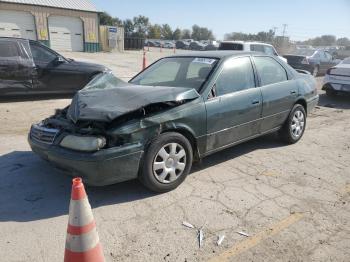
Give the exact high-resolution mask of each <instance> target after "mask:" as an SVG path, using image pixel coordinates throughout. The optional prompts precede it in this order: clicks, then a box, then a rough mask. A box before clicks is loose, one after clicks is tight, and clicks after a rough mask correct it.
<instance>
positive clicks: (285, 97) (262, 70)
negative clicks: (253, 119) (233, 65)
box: [254, 56, 298, 133]
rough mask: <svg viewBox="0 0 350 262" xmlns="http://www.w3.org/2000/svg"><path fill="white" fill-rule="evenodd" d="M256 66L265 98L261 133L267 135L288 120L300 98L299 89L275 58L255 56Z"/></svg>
mask: <svg viewBox="0 0 350 262" xmlns="http://www.w3.org/2000/svg"><path fill="white" fill-rule="evenodd" d="M254 64H255V67H256V70H257V73H258V76H259V85H260V87H261V93H262V97H263V105H262V118H263V119H262V123H261V133H265V132H268V131H270V130H272V129H274V128H277V127H279V126H281V125H282V124H283V123H284V121H285V120H286V119H287V116H288V115H289V112H290V110H291V109H292V107H293V105H294V102H295V99H296V97H297V96H298V87H297V85H296V83H295V81H294V80H289V79H288V74H287V71H286V70H285V69H284V67H283V66H282V65H281V64H280V63H279V62H278V61H277V60H275V59H274V58H272V57H269V56H254Z"/></svg>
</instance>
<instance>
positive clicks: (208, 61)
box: [192, 57, 216, 65]
mask: <svg viewBox="0 0 350 262" xmlns="http://www.w3.org/2000/svg"><path fill="white" fill-rule="evenodd" d="M215 61H216V60H215V59H212V58H204V57H196V58H195V59H194V60H193V61H192V63H201V64H208V65H212V64H213V63H215Z"/></svg>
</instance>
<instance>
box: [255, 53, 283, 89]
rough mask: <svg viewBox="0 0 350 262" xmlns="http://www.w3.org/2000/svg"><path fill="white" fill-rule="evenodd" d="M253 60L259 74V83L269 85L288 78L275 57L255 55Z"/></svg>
mask: <svg viewBox="0 0 350 262" xmlns="http://www.w3.org/2000/svg"><path fill="white" fill-rule="evenodd" d="M254 61H255V66H256V69H257V70H258V74H259V76H260V81H261V85H263V86H265V85H271V84H274V83H279V82H283V81H287V80H288V77H287V72H286V70H285V69H284V68H283V67H282V66H281V65H280V64H279V63H278V62H277V61H276V60H275V59H273V58H271V57H266V56H265V57H264V56H257V57H254Z"/></svg>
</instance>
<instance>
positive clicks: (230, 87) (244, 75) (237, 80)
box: [215, 57, 255, 96]
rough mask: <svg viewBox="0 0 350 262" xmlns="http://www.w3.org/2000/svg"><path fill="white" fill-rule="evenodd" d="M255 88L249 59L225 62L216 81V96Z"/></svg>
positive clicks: (243, 58) (242, 58)
mask: <svg viewBox="0 0 350 262" xmlns="http://www.w3.org/2000/svg"><path fill="white" fill-rule="evenodd" d="M252 87H255V81H254V73H253V67H252V64H251V62H250V59H249V57H241V58H234V59H231V60H229V61H227V62H226V63H225V65H224V68H223V70H222V72H221V74H220V75H219V77H218V79H217V81H216V89H215V91H216V95H218V96H220V95H225V94H228V93H233V92H237V91H241V90H244V89H248V88H252Z"/></svg>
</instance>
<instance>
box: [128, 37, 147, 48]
mask: <svg viewBox="0 0 350 262" xmlns="http://www.w3.org/2000/svg"><path fill="white" fill-rule="evenodd" d="M144 45H145V39H144V38H137V37H125V38H124V48H125V49H126V50H140V49H143V47H144Z"/></svg>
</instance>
